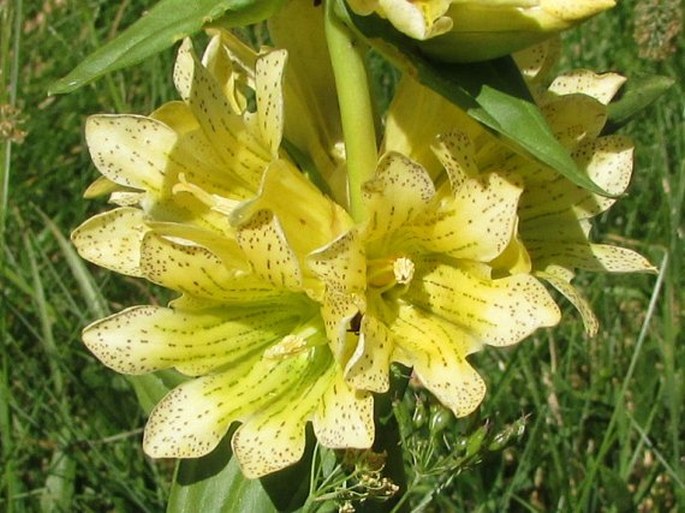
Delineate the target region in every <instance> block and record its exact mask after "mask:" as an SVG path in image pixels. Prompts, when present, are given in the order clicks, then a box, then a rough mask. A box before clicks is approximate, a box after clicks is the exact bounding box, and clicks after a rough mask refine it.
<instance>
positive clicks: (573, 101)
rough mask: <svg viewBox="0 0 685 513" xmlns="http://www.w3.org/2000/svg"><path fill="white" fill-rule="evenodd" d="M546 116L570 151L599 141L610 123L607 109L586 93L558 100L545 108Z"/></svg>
mask: <svg viewBox="0 0 685 513" xmlns="http://www.w3.org/2000/svg"><path fill="white" fill-rule="evenodd" d="M542 113H543V114H544V116H545V118H546V119H547V123H549V126H550V127H551V128H552V132H553V133H554V136H555V137H556V138H557V140H558V141H559V142H560V143H561V144H562V145H564V146H565V147H566V148H571V149H573V148H575V147H576V146H577V145H578V144H579V143H580V142H581V141H587V140H591V139H595V138H597V136H599V134H600V132H601V131H602V129H603V128H604V125H605V124H606V121H607V108H606V106H604V105H603V104H601V103H600V102H599V101H597V100H595V99H594V98H592V97H590V96H585V95H582V94H571V95H565V96H561V97H559V98H555V99H554V100H552V101H550V102H548V103H547V104H545V105H544V106H543V107H542Z"/></svg>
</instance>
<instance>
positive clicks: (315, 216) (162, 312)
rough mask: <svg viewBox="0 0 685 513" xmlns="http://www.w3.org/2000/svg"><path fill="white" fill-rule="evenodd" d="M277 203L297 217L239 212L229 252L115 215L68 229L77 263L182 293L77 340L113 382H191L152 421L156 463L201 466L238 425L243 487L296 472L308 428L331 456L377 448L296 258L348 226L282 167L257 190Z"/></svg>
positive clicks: (208, 235)
mask: <svg viewBox="0 0 685 513" xmlns="http://www.w3.org/2000/svg"><path fill="white" fill-rule="evenodd" d="M277 193H280V194H282V195H284V196H283V197H282V198H281V199H282V202H283V205H285V204H286V202H287V201H294V202H295V203H294V205H300V208H297V207H294V208H288V209H287V211H286V210H280V209H279V208H278V207H277V206H275V207H273V208H272V209H270V210H267V209H263V208H261V207H260V201H259V200H255V201H254V202H252V203H248V204H244V205H242V208H241V209H240V210H239V214H237V215H238V216H239V217H240V221H239V223H240V224H239V227H238V228H237V229H236V236H235V239H218V238H216V236H215V235H214V233H212V232H211V231H208V230H204V229H202V228H197V227H194V226H192V225H185V224H180V223H163V222H153V223H150V222H149V221H148V222H147V223H146V222H145V221H144V219H143V216H144V214H143V212H142V211H141V210H138V209H135V208H132V207H124V208H121V209H118V210H115V211H114V212H119V214H118V215H115V216H113V218H112V219H113V221H112V222H110V223H108V222H107V220H106V219H107V216H108V214H105V215H103V216H100V218H99V229H95V228H94V226H95V225H94V224H93V222H88V223H86V225H85V228H83V227H82V228H79V230H77V232H78V233H80V236H79V237H77V238H76V241H75V243H76V244H77V247H78V248H79V250H82V244H83V243H84V242H83V241H88V242H87V244H89V245H90V246H91V247H98V248H100V251H101V254H100V255H99V256H98V258H97V260H98V263H99V264H101V265H102V264H106V265H107V266H108V267H110V268H112V269H130V268H135V269H136V273H137V275H139V276H143V277H145V278H147V279H148V280H150V281H152V282H154V283H156V284H159V285H162V286H164V287H166V288H169V289H171V290H174V291H177V292H180V293H181V294H182V296H181V297H180V298H178V299H176V300H174V301H173V302H172V304H171V305H170V306H169V307H160V306H136V307H132V308H129V309H126V310H124V311H123V312H120V313H118V314H115V315H113V316H111V317H108V318H105V319H103V320H100V321H97V322H95V323H93V324H91V325H90V326H88V327H87V328H86V329H85V330H84V333H83V339H84V342H85V343H86V345H87V346H88V347H89V348H90V349H91V351H92V352H93V353H94V354H95V355H96V356H97V357H98V358H99V359H100V360H101V361H102V362H103V363H105V364H106V365H108V366H109V367H111V368H113V369H114V370H116V371H118V372H122V373H127V374H143V373H147V372H153V371H157V370H161V369H167V368H176V369H177V370H179V371H180V372H182V373H183V374H185V375H187V376H189V377H191V378H192V379H190V380H189V381H187V382H186V383H183V384H182V385H180V386H179V387H177V388H175V389H174V390H172V391H171V392H170V393H169V394H168V395H167V396H166V397H165V398H164V399H163V400H162V401H161V402H160V403H159V404H158V405H157V407H156V408H155V409H154V411H153V412H152V414H151V416H150V419H149V421H148V423H147V426H146V429H145V437H144V448H145V451H146V452H147V453H148V454H149V455H150V456H152V457H181V458H183V457H198V456H201V455H203V454H206V453H208V452H209V451H211V450H212V449H213V448H214V447H215V446H216V445H217V443H218V442H219V441H220V440H221V438H223V436H224V435H225V434H226V433H227V431H228V429H229V427H230V426H231V424H232V423H233V422H241V423H242V425H241V426H240V427H239V428H238V430H237V431H236V432H235V435H234V436H233V439H232V445H233V450H234V454H235V455H236V457H237V458H238V461H239V462H240V464H241V467H242V469H243V473H244V474H245V475H246V476H247V477H259V476H262V475H264V474H267V473H270V472H273V471H276V470H279V469H281V468H283V467H285V466H287V465H290V464H292V463H294V462H296V461H298V460H299V459H300V457H301V456H302V453H303V451H304V445H305V430H304V427H305V424H306V422H308V421H311V422H312V423H313V425H314V432H315V434H316V436H317V438H318V440H319V442H320V443H321V444H322V445H324V446H327V447H333V448H348V447H352V448H368V447H369V446H370V445H371V444H372V442H373V406H372V398H371V396H370V394H369V393H367V392H358V391H355V390H354V389H352V388H351V387H350V386H349V385H348V384H347V383H346V382H345V380H344V378H343V369H342V368H341V367H340V365H339V364H338V362H337V360H336V359H335V355H334V353H333V351H332V348H331V346H330V345H329V342H328V338H327V336H326V328H325V326H324V324H325V323H328V324H336V323H339V322H342V321H339V320H337V319H334V318H332V317H331V314H330V313H329V312H327V311H326V309H324V308H322V307H321V305H320V303H319V302H318V301H317V300H316V297H318V296H320V291H321V287H320V285H319V284H318V282H317V281H316V280H315V279H314V278H313V276H312V275H311V273H309V272H308V271H307V268H306V266H305V265H303V264H304V261H305V258H306V252H311V251H312V250H318V251H326V250H329V248H330V247H331V246H332V244H331V241H333V240H334V239H335V238H337V237H338V236H339V235H340V232H341V231H346V230H349V228H350V226H351V221H350V220H349V218H348V217H347V215H346V213H345V212H344V211H343V210H342V209H340V208H339V207H337V206H336V205H334V204H333V203H331V202H330V201H329V200H327V199H326V198H325V197H324V196H322V195H321V193H319V192H318V190H316V189H315V188H314V187H313V186H312V185H311V184H309V183H308V182H307V181H306V179H304V178H303V177H302V176H301V175H300V174H299V172H297V171H296V170H294V169H293V168H292V167H291V166H290V165H288V164H287V163H285V162H284V161H276V162H274V163H273V164H272V165H271V166H270V167H269V169H268V171H267V173H266V175H265V178H264V183H263V184H262V187H261V195H262V196H271V195H273V194H277ZM276 212H278V214H279V215H282V216H281V217H278V216H277V215H276ZM126 216H127V217H126ZM124 219H126V222H124ZM151 227H154V228H151ZM294 228H296V230H295V231H293V229H294ZM134 241H136V242H134ZM333 244H334V243H333ZM118 247H121V248H124V249H122V250H121V251H113V252H110V251H109V248H118ZM227 247H230V248H231V250H232V251H226V248H227ZM300 251H301V252H303V253H300ZM82 253H83V252H82ZM87 254H91V253H87Z"/></svg>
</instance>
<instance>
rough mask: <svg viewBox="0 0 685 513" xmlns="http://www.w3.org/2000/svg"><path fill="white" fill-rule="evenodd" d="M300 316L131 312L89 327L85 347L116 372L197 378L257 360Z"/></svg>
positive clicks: (266, 311) (244, 310)
mask: <svg viewBox="0 0 685 513" xmlns="http://www.w3.org/2000/svg"><path fill="white" fill-rule="evenodd" d="M300 313H301V312H298V311H297V309H294V308H288V309H286V308H283V306H282V305H276V306H274V305H271V306H255V307H233V308H214V309H211V310H209V311H203V312H183V311H178V310H174V309H171V308H163V307H158V306H134V307H132V308H128V309H126V310H124V311H122V312H120V313H117V314H115V315H112V316H110V317H107V318H105V319H102V320H99V321H97V322H95V323H93V324H91V325H90V326H88V327H87V328H86V329H85V330H84V332H83V341H84V343H85V344H86V346H88V348H89V349H90V350H91V351H92V352H93V353H94V354H95V356H97V358H98V359H99V360H100V361H102V363H104V364H105V365H107V366H108V367H110V368H112V369H114V370H116V371H117V372H122V373H125V374H145V373H147V372H153V371H157V370H161V369H168V368H171V367H175V368H176V369H177V370H179V371H180V372H182V373H183V374H186V375H188V376H198V375H200V374H206V373H208V372H210V371H213V370H216V369H219V368H221V367H225V366H226V365H229V364H231V365H236V364H239V362H241V361H243V360H246V359H249V358H254V355H255V354H261V353H262V352H263V351H264V349H265V347H266V346H268V345H271V344H273V343H275V342H277V341H278V340H280V339H281V338H283V337H284V336H285V335H287V334H288V333H290V332H291V331H292V330H293V329H294V328H296V327H297V325H298V322H299V321H300V320H301V315H300Z"/></svg>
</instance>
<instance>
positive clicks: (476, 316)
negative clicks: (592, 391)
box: [312, 113, 560, 416]
mask: <svg viewBox="0 0 685 513" xmlns="http://www.w3.org/2000/svg"><path fill="white" fill-rule="evenodd" d="M390 117H393V114H392V113H391V115H390ZM423 128H424V129H429V130H430V127H425V126H424V127H423ZM463 137H464V134H463V133H458V132H452V133H449V134H445V135H444V137H443V138H442V139H440V141H439V142H438V143H437V144H436V145H435V146H434V151H435V154H436V156H437V159H438V160H439V162H440V164H441V165H442V166H443V169H444V170H445V171H446V173H447V175H448V177H449V180H447V181H445V182H444V183H443V184H442V185H441V186H440V187H438V188H437V189H436V187H435V185H434V181H433V179H432V178H431V176H430V175H429V173H428V172H427V171H426V169H424V168H423V167H422V166H421V165H419V164H418V163H417V162H415V161H412V160H411V159H409V158H408V157H406V156H405V155H403V154H401V153H399V152H397V151H389V152H387V153H386V154H385V155H384V156H383V157H382V158H381V160H380V162H379V164H378V168H377V171H376V175H375V177H374V179H373V180H372V181H370V182H368V183H367V184H366V186H365V188H364V197H365V202H366V219H367V220H368V221H367V222H366V223H365V224H364V225H363V226H361V227H358V228H357V229H355V230H353V232H351V233H350V234H349V236H348V237H347V238H346V239H347V240H349V241H358V243H361V244H363V246H364V253H365V256H366V266H365V268H361V269H360V268H359V267H358V266H355V267H349V268H348V271H349V272H351V273H352V274H354V275H355V276H359V275H362V274H363V275H365V283H366V287H365V288H366V291H365V292H366V301H365V310H364V311H363V316H362V317H361V321H360V325H359V326H357V327H356V329H358V331H359V337H358V338H356V337H354V336H352V335H351V334H349V333H348V334H347V335H348V338H347V342H348V349H347V350H348V352H347V353H346V355H349V357H347V359H346V360H344V361H346V377H347V380H348V381H349V383H350V384H352V385H353V386H354V387H356V388H358V389H364V390H371V391H374V392H383V391H385V390H387V388H388V386H389V382H388V367H389V364H390V363H391V362H393V361H396V362H400V363H403V364H405V365H407V366H411V367H413V369H414V372H415V373H416V375H417V376H418V377H419V379H420V380H421V382H422V383H423V384H424V385H425V386H426V387H427V388H428V389H429V390H430V391H431V392H432V393H433V394H434V395H435V396H436V397H437V398H438V399H439V400H440V401H441V402H442V403H443V404H444V405H446V406H448V407H449V408H451V409H452V411H453V412H454V413H455V415H457V416H464V415H467V414H469V413H470V412H472V411H473V410H474V409H475V408H476V407H477V406H478V405H479V404H480V402H481V400H482V398H483V395H484V393H485V386H484V382H483V380H482V379H481V377H480V376H479V375H478V373H477V372H476V371H475V370H474V369H473V368H472V367H471V365H470V364H469V362H468V361H467V357H468V355H470V354H472V353H474V352H476V351H479V350H481V349H482V348H483V346H484V345H486V344H489V345H495V346H505V345H509V344H514V343H516V342H518V341H520V340H521V339H523V338H524V337H526V336H527V335H529V334H530V333H532V332H533V331H534V330H535V329H537V328H539V327H543V326H552V325H554V324H556V323H557V322H558V320H559V315H560V314H559V310H558V308H557V306H556V304H555V303H554V302H553V300H552V299H551V297H550V296H549V295H548V293H547V291H546V290H545V288H544V287H543V286H542V284H541V283H539V282H538V280H537V279H536V278H534V277H533V276H531V275H529V274H525V273H519V274H515V275H514V274H510V275H506V276H505V275H501V276H495V275H494V273H493V269H492V267H491V266H490V265H489V262H491V261H492V260H494V259H495V258H496V257H497V256H498V255H499V254H500V253H501V252H502V251H503V250H504V249H505V248H506V247H507V245H508V244H509V241H510V239H511V237H512V235H513V233H514V229H515V226H516V206H517V202H518V198H519V195H520V193H521V189H520V187H519V186H518V185H517V184H515V183H510V182H508V181H507V180H505V179H503V178H501V177H499V176H497V175H495V174H488V175H483V176H479V177H471V176H468V174H467V172H466V171H467V169H468V167H469V165H470V163H469V162H468V158H467V157H464V155H463V153H462V152H461V146H462V142H463ZM465 166H466V169H465V168H464V167H465ZM312 268H313V269H315V270H316V271H317V272H318V274H319V276H320V277H321V278H322V280H323V281H326V279H327V277H328V276H330V275H331V274H334V273H335V272H336V270H339V269H340V261H339V260H338V259H336V258H335V257H334V256H332V255H331V254H330V253H329V252H328V251H319V252H317V253H314V254H313V255H312ZM354 290H355V291H358V290H359V289H358V288H356V289H354ZM337 292H340V293H344V291H341V290H339V289H338V290H336V293H337ZM348 292H349V290H348Z"/></svg>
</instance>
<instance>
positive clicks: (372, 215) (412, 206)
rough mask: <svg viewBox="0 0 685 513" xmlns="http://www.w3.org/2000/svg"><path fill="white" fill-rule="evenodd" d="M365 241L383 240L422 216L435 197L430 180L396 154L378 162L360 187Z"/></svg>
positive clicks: (411, 162)
mask: <svg viewBox="0 0 685 513" xmlns="http://www.w3.org/2000/svg"><path fill="white" fill-rule="evenodd" d="M363 194H364V199H365V206H366V219H368V221H367V223H366V225H365V226H364V229H363V230H364V236H365V238H366V240H367V241H373V240H377V239H380V238H382V237H385V236H387V235H389V234H391V233H392V232H394V231H395V230H398V229H399V228H401V227H402V226H404V225H407V224H410V223H411V222H412V221H413V220H414V219H415V218H416V217H417V216H419V215H420V214H422V213H423V212H424V211H425V209H426V206H427V205H428V204H429V203H430V201H431V200H432V199H433V196H434V195H435V187H434V185H433V181H432V180H431V177H430V176H429V175H428V173H427V172H426V170H425V169H423V168H422V167H421V166H420V165H419V164H417V163H415V162H413V161H411V160H410V159H408V158H407V157H405V156H404V155H402V154H399V153H388V154H386V155H385V156H384V157H383V158H382V159H381V161H380V162H379V163H378V168H377V169H376V175H375V176H374V178H373V179H372V180H371V181H369V182H367V183H366V184H364V187H363Z"/></svg>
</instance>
